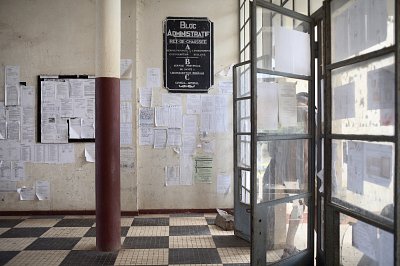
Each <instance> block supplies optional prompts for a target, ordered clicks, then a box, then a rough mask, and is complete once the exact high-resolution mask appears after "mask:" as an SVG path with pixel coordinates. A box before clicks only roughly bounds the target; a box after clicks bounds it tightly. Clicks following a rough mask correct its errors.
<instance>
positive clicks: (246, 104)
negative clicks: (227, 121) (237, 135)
mask: <svg viewBox="0 0 400 266" xmlns="http://www.w3.org/2000/svg"><path fill="white" fill-rule="evenodd" d="M250 107H251V104H250V99H248V100H240V101H238V102H237V119H238V121H237V123H238V124H237V126H238V129H237V130H238V132H241V133H245V132H250V129H251V120H250Z"/></svg>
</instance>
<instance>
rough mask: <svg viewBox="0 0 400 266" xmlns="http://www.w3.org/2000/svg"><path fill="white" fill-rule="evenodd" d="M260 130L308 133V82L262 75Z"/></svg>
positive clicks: (258, 117)
mask: <svg viewBox="0 0 400 266" xmlns="http://www.w3.org/2000/svg"><path fill="white" fill-rule="evenodd" d="M257 81H258V83H257V132H264V133H271V134H303V133H307V132H308V93H307V91H308V81H305V80H298V79H290V78H283V77H278V76H271V75H266V74H258V79H257Z"/></svg>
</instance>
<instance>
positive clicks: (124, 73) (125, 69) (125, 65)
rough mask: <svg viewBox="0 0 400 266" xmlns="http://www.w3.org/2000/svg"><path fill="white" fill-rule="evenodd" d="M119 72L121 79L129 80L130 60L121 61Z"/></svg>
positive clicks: (130, 71)
mask: <svg viewBox="0 0 400 266" xmlns="http://www.w3.org/2000/svg"><path fill="white" fill-rule="evenodd" d="M120 71H121V79H131V78H132V59H121V63H120Z"/></svg>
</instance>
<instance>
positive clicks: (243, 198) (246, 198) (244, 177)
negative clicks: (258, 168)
mask: <svg viewBox="0 0 400 266" xmlns="http://www.w3.org/2000/svg"><path fill="white" fill-rule="evenodd" d="M239 193H240V202H242V203H246V204H250V172H249V171H245V170H242V171H240V192H239Z"/></svg>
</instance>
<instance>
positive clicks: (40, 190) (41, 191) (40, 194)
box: [36, 180, 50, 200]
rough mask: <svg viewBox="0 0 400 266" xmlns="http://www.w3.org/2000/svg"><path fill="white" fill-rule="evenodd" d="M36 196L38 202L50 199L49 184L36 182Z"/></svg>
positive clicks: (47, 182)
mask: <svg viewBox="0 0 400 266" xmlns="http://www.w3.org/2000/svg"><path fill="white" fill-rule="evenodd" d="M36 196H37V198H38V199H39V200H49V199H50V182H49V181H40V180H37V181H36Z"/></svg>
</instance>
